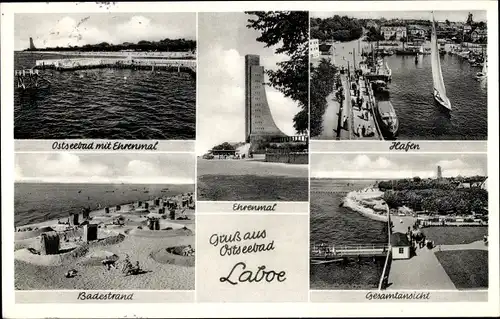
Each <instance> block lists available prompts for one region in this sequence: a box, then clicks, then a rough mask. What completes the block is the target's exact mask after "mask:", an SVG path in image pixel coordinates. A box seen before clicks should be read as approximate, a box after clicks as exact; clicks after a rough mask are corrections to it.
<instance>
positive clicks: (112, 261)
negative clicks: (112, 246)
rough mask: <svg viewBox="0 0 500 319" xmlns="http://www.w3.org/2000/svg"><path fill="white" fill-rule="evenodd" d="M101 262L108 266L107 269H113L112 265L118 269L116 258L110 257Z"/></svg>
mask: <svg viewBox="0 0 500 319" xmlns="http://www.w3.org/2000/svg"><path fill="white" fill-rule="evenodd" d="M101 263H102V264H103V265H104V266H106V268H107V270H111V267H113V268H115V269H116V260H111V259H109V258H108V257H106V259H104V260H103V261H101Z"/></svg>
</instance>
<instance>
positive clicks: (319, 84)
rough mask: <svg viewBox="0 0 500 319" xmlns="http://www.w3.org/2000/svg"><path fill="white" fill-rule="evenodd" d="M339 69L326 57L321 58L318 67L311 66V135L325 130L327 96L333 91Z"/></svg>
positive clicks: (316, 134)
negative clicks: (324, 117) (324, 116)
mask: <svg viewBox="0 0 500 319" xmlns="http://www.w3.org/2000/svg"><path fill="white" fill-rule="evenodd" d="M336 72H337V69H336V68H335V66H334V65H333V64H331V63H330V62H329V61H327V60H326V59H321V61H320V62H319V65H318V66H317V67H315V68H314V67H311V107H310V110H311V115H310V118H311V119H310V120H311V123H310V125H311V132H310V135H311V136H318V135H320V134H321V132H322V131H323V124H322V122H323V114H324V113H325V109H326V107H327V100H326V99H327V97H328V96H329V95H330V94H331V93H332V92H333V86H334V84H335V83H334V81H335V73H336Z"/></svg>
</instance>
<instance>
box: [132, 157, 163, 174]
mask: <svg viewBox="0 0 500 319" xmlns="http://www.w3.org/2000/svg"><path fill="white" fill-rule="evenodd" d="M126 173H127V174H128V175H129V176H158V175H160V170H159V169H158V167H157V166H156V165H155V164H153V163H150V162H145V161H141V160H133V161H130V162H129V163H128V165H127V168H126Z"/></svg>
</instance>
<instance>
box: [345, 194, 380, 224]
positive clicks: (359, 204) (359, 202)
mask: <svg viewBox="0 0 500 319" xmlns="http://www.w3.org/2000/svg"><path fill="white" fill-rule="evenodd" d="M364 194H365V195H366V194H367V193H364ZM356 195H357V194H356V192H350V193H348V194H347V196H346V197H345V199H344V207H347V208H350V209H352V210H353V211H355V212H358V213H360V214H362V215H363V216H366V217H368V218H370V219H373V220H377V221H380V222H387V221H388V217H387V216H388V214H387V213H384V214H378V213H377V212H376V211H375V210H374V209H373V208H370V207H367V206H368V205H367V203H364V202H363V199H362V198H358V197H357V196H356ZM366 199H369V197H366Z"/></svg>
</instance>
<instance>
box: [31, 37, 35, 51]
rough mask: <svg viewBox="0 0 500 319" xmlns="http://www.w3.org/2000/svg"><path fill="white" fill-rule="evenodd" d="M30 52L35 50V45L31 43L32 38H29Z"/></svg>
mask: <svg viewBox="0 0 500 319" xmlns="http://www.w3.org/2000/svg"><path fill="white" fill-rule="evenodd" d="M30 50H36V47H35V44H34V43H33V38H32V37H30Z"/></svg>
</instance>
